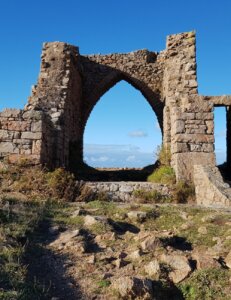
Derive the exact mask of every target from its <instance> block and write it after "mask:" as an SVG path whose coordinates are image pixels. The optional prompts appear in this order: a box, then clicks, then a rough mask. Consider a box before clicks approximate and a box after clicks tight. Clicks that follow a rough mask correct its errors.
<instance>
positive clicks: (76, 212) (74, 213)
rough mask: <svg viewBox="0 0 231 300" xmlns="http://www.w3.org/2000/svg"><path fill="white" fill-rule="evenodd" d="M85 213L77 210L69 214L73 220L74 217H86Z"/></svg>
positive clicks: (82, 210)
mask: <svg viewBox="0 0 231 300" xmlns="http://www.w3.org/2000/svg"><path fill="white" fill-rule="evenodd" d="M86 214H87V212H86V211H85V210H84V209H81V208H80V209H77V210H75V211H74V212H73V213H72V214H71V218H75V217H78V216H83V215H86Z"/></svg>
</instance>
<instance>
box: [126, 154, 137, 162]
mask: <svg viewBox="0 0 231 300" xmlns="http://www.w3.org/2000/svg"><path fill="white" fill-rule="evenodd" d="M135 159H136V157H135V155H129V156H128V157H127V158H126V161H134V160H135Z"/></svg>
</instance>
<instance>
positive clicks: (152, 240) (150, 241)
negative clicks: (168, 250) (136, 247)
mask: <svg viewBox="0 0 231 300" xmlns="http://www.w3.org/2000/svg"><path fill="white" fill-rule="evenodd" d="M159 245H160V241H159V239H157V238H156V237H155V236H149V237H147V238H146V239H145V240H144V241H143V242H142V243H141V244H140V246H141V249H142V250H143V251H153V250H155V249H156V248H157V246H159Z"/></svg>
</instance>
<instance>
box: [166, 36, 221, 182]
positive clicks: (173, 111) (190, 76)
mask: <svg viewBox="0 0 231 300" xmlns="http://www.w3.org/2000/svg"><path fill="white" fill-rule="evenodd" d="M165 58H166V63H165V71H164V82H163V84H164V95H165V116H164V119H165V122H164V132H165V135H164V137H165V143H166V144H167V145H169V146H170V147H171V153H172V166H173V167H174V169H175V172H176V177H177V180H180V179H183V180H185V179H193V165H194V164H211V165H215V156H214V145H213V144H214V126H213V113H212V110H213V104H212V103H211V102H209V101H204V98H203V97H202V96H199V95H198V92H197V86H198V84H197V78H196V47H195V33H194V32H189V33H183V34H177V35H171V36H169V37H168V39H167V49H166V55H165Z"/></svg>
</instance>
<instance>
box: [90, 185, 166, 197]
mask: <svg viewBox="0 0 231 300" xmlns="http://www.w3.org/2000/svg"><path fill="white" fill-rule="evenodd" d="M86 186H87V187H88V188H90V189H91V190H92V192H93V193H94V194H100V193H104V194H106V195H107V197H108V198H109V199H110V200H112V201H120V202H121V201H122V202H130V201H133V200H137V196H135V195H134V193H135V192H137V191H145V192H146V193H148V192H152V191H154V190H155V191H157V192H158V193H159V194H160V195H162V196H163V197H169V196H170V193H171V191H170V189H169V187H168V186H167V185H164V184H159V183H151V182H129V181H128V182H123V181H121V182H118V181H116V182H86Z"/></svg>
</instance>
